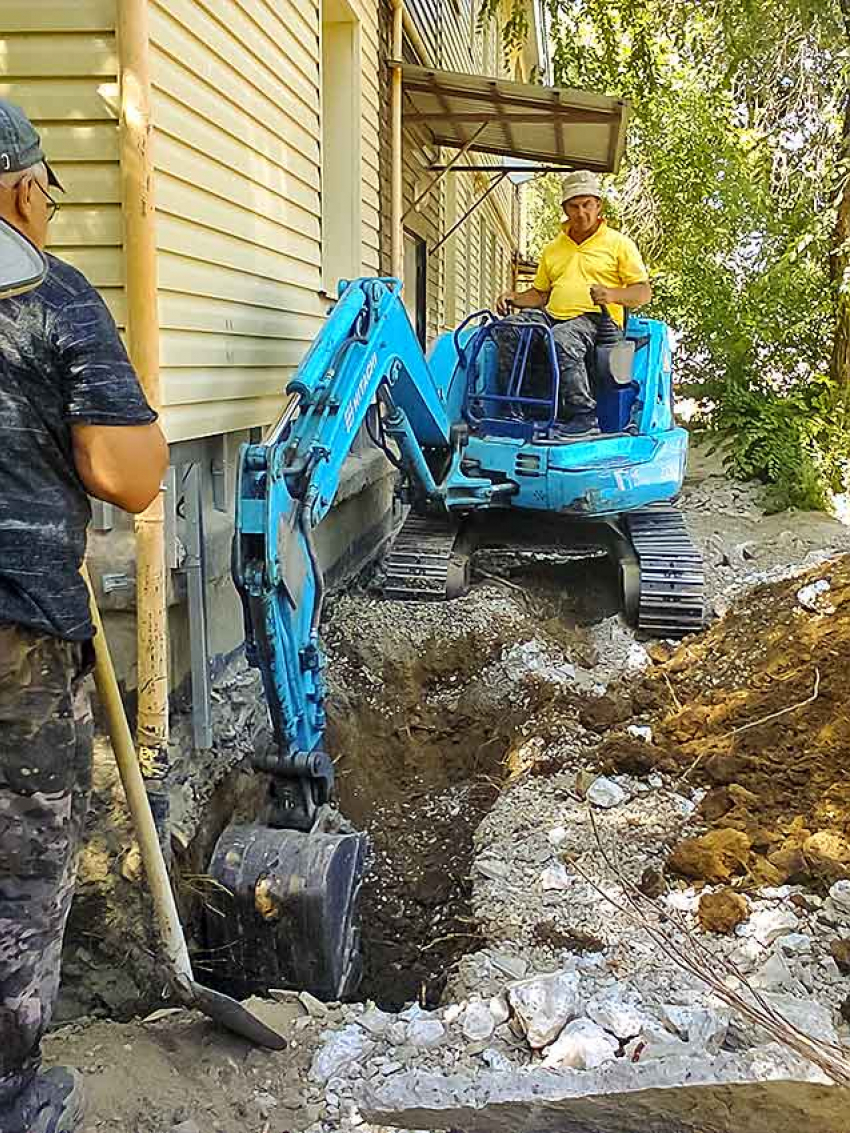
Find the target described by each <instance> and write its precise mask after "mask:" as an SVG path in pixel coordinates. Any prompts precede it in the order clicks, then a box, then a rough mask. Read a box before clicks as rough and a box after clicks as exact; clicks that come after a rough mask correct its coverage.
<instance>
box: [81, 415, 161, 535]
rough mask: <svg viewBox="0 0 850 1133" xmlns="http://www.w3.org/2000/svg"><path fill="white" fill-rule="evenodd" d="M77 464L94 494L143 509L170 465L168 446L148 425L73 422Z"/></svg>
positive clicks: (153, 425)
mask: <svg viewBox="0 0 850 1133" xmlns="http://www.w3.org/2000/svg"><path fill="white" fill-rule="evenodd" d="M71 437H72V440H73V446H74V464H75V466H76V469H77V473H78V475H79V477H80V479H81V480H82V482H83V487H84V488H85V489H86V491H87V492H89V493H90V494H91V495H93V496H96V497H97V498H98V499H99V500H105V501H106V502H107V503H110V504H115V505H116V506H117V507H120V508H123V509H124V511H129V512H133V513H136V512H140V511H144V510H145V508H146V507H147V506H148V504H149V503H151V501H152V500H154V499H155V498H156V494H157V492H158V491H159V489H160V485H161V483H162V477H163V474H164V473H165V469H166V467H167V466H168V445H167V444H166V443H165V437H164V436H163V435H162V430H161V429H160V427H159V425H157V424H156V422H155V421H154V422H151V423H150V424H148V425H72V426H71Z"/></svg>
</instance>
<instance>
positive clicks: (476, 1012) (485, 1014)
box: [462, 999, 496, 1042]
mask: <svg viewBox="0 0 850 1133" xmlns="http://www.w3.org/2000/svg"><path fill="white" fill-rule="evenodd" d="M495 1029H496V1020H495V1019H494V1018H493V1014H492V1012H491V1011H490V1005H489V1004H488V1003H485V1002H484V1000H483V999H473V1001H472V1002H471V1003H470V1004H469V1006H468V1007H467V1009H466V1011H464V1013H463V1024H462V1030H463V1034H464V1037H465V1038H467V1039H469V1040H470V1042H481V1040H482V1039H489V1038H490V1036H491V1035H492V1033H493V1032H494V1031H495Z"/></svg>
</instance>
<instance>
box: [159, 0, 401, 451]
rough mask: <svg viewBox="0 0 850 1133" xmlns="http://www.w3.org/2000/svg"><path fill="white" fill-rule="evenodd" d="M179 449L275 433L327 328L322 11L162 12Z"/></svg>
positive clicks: (369, 75)
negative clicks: (193, 442)
mask: <svg viewBox="0 0 850 1133" xmlns="http://www.w3.org/2000/svg"><path fill="white" fill-rule="evenodd" d="M356 4H357V8H358V10H359V15H360V17H361V27H360V33H361V51H362V61H363V62H362V66H363V78H362V101H363V138H362V178H361V180H362V185H356V184H353V185H352V186H351V189H352V191H353V192H359V191H362V193H363V220H362V225H361V227H362V248H363V270H364V272H366V273H372V272H374V271H375V270H377V266H378V245H379V239H378V232H379V211H378V125H377V123H378V90H377V36H378V30H377V20H376V16H375V14H374V12H373V11H372V6H371V5H370V4H369V2H368V0H356ZM150 25H151V69H152V82H153V116H154V126H155V130H156V135H155V138H156V145H155V150H154V154H155V164H156V203H157V245H158V273H159V274H158V284H159V296H160V300H159V313H160V326H161V345H160V358H161V365H162V381H163V402H164V419H165V424H166V428H167V431H168V435H169V439H171V440H183V439H186V438H189V437H196V436H204V435H208V434H212V433H220V432H229V431H231V430H235V429H244V428H247V427H250V426H262V425H266V424H268V423H269V422H270V421H272V420H274V419H275V417H276V416H277V415H278V412H279V410H280V407H281V404H282V400H283V391H284V389H285V386H286V384H287V382H288V380H289V378H290V377H291V375H292V373H293V370H294V369H295V367H296V366H297V365H298V363H299V362H300V360H301V359H302V358H303V356H304V354H305V353H306V351H307V349H308V348H309V346H310V343H311V342H312V341H313V339H314V338H315V336H316V334H317V333H318V332H319V330H320V329H321V325H322V322H323V320H324V317H325V312H326V308H327V303H326V301H325V299H324V297H323V293H322V270H321V269H322V262H321V257H322V230H321V151H320V146H321V75H320V65H321V64H320V59H321V56H320V28H321V8H320V2H319V0H280V2H276V3H275V4H269V3H267V2H266V0H153V2H152V3H151V8H150Z"/></svg>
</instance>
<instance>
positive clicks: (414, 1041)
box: [407, 1019, 446, 1050]
mask: <svg viewBox="0 0 850 1133" xmlns="http://www.w3.org/2000/svg"><path fill="white" fill-rule="evenodd" d="M445 1037H446V1028H445V1027H444V1026H443V1024H442V1023H441V1022H440V1020H439V1019H414V1020H413V1021H412V1022H410V1023H408V1024H407V1041H408V1042H409V1043H410V1045H411V1046H419V1047H423V1048H424V1049H426V1050H429V1049H430V1048H431V1047H435V1046H439V1045H440V1043H442V1042H443V1040H444V1039H445Z"/></svg>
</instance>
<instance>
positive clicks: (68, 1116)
mask: <svg viewBox="0 0 850 1133" xmlns="http://www.w3.org/2000/svg"><path fill="white" fill-rule="evenodd" d="M84 1115H85V1098H84V1094H83V1080H82V1078H81V1076H80V1074H79V1073H78V1072H77V1071H76V1070H71V1069H69V1068H68V1067H67V1066H54V1067H53V1068H52V1069H51V1070H45V1071H44V1072H43V1073H42V1074H38V1075H36V1077H35V1078H34V1079H33V1081H32V1084H31V1085H30V1086H29V1088H28V1089H27V1090H25V1091H24V1093H23V1094H22V1095H21V1096H20V1097H19V1098H18V1099H17V1101H16V1103H15V1105H14V1106H13V1108H12V1110H11V1111H10V1113H9V1115H8V1117H6V1115H5V1114H4V1115H0V1121H2V1120H5V1122H6V1123H4V1124H3V1133H78V1130H80V1129H82V1125H83V1117H84Z"/></svg>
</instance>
